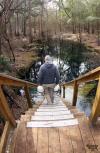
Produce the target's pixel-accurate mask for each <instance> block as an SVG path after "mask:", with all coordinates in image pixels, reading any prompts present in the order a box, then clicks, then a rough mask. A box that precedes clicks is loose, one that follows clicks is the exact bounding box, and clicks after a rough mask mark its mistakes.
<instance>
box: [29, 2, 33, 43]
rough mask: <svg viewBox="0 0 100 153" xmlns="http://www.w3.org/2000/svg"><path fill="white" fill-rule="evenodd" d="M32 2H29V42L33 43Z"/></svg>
mask: <svg viewBox="0 0 100 153" xmlns="http://www.w3.org/2000/svg"><path fill="white" fill-rule="evenodd" d="M32 39H33V37H32V21H31V0H29V42H30V43H32V41H33V40H32Z"/></svg>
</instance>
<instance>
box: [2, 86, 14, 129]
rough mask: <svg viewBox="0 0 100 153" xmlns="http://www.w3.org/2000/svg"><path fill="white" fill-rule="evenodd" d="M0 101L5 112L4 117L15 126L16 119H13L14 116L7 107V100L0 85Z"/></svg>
mask: <svg viewBox="0 0 100 153" xmlns="http://www.w3.org/2000/svg"><path fill="white" fill-rule="evenodd" d="M0 103H1V104H2V107H3V111H4V112H5V114H6V118H7V119H8V121H9V122H10V123H11V124H12V126H14V127H15V126H16V121H15V119H14V116H13V114H12V112H11V110H10V108H9V105H8V102H7V100H6V98H5V95H4V93H3V91H2V88H1V86H0Z"/></svg>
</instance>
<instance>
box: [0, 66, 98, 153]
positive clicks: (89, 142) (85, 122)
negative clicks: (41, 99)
mask: <svg viewBox="0 0 100 153" xmlns="http://www.w3.org/2000/svg"><path fill="white" fill-rule="evenodd" d="M94 80H98V86H97V91H96V95H95V99H94V103H93V107H92V112H91V115H90V117H89V118H87V117H86V116H85V115H84V113H82V112H79V111H78V110H77V109H76V107H75V106H76V102H77V95H78V86H79V84H81V83H86V82H89V81H94ZM4 85H7V86H13V87H24V90H25V96H26V99H27V103H28V107H29V109H28V111H27V112H25V115H22V116H21V118H20V120H18V121H16V120H15V118H14V116H13V114H12V112H11V110H10V108H9V105H8V102H7V99H6V97H5V95H4V93H3V89H2V86H4ZM60 86H61V89H63V90H62V92H63V98H65V88H66V86H73V89H74V92H73V95H72V97H73V100H72V105H73V106H71V105H67V104H66V103H65V105H66V107H67V108H68V109H69V110H70V112H71V113H72V114H73V116H74V118H75V119H77V121H78V123H77V124H75V125H71V124H70V125H69V126H67V125H66V126H58V125H57V124H56V125H57V127H56V126H53V124H51V121H50V122H49V125H50V124H51V125H50V126H47V127H43V126H41V127H39V126H38V127H31V128H29V127H28V126H27V124H28V122H30V121H31V119H32V118H31V117H32V116H36V114H37V113H35V112H36V111H37V109H38V108H39V106H40V104H38V105H34V107H33V106H32V102H31V98H30V93H29V88H36V87H37V85H36V84H33V83H30V82H27V81H23V80H20V79H17V78H14V77H11V76H7V75H3V74H0V113H1V114H2V116H3V117H4V119H5V127H4V130H3V134H2V136H1V138H0V153H92V152H93V153H99V152H100V123H99V121H100V120H98V118H99V116H100V67H98V68H96V69H94V70H92V71H91V72H89V73H86V74H85V75H83V76H81V77H79V78H77V79H75V80H73V81H71V82H68V83H63V84H61V85H60ZM59 112H60V111H59ZM62 114H63V113H62ZM33 118H34V117H33ZM67 119H68V118H67ZM67 119H66V120H67ZM68 120H70V118H69V119H68ZM97 120H98V123H97V122H96V121H97ZM32 122H33V121H32ZM38 122H40V121H39V120H38ZM16 123H17V124H16ZM34 123H35V121H34V122H33V125H34ZM90 123H91V124H90ZM92 125H95V126H92ZM16 126H17V128H16ZM9 135H10V136H9ZM7 138H8V140H9V141H8V142H7ZM6 142H7V143H6ZM6 144H7V147H6V150H5V146H6Z"/></svg>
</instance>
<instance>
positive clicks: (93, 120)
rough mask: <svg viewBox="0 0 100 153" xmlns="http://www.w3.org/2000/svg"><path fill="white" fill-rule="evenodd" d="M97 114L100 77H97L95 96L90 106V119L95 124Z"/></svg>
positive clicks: (99, 96)
mask: <svg viewBox="0 0 100 153" xmlns="http://www.w3.org/2000/svg"><path fill="white" fill-rule="evenodd" d="M99 115H100V77H99V82H98V86H97V91H96V96H95V99H94V103H93V106H92V111H91V115H90V121H92V123H93V124H95V122H96V120H97V117H98V116H99Z"/></svg>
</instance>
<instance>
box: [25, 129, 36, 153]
mask: <svg viewBox="0 0 100 153" xmlns="http://www.w3.org/2000/svg"><path fill="white" fill-rule="evenodd" d="M26 153H36V150H35V143H34V138H33V133H32V129H27V131H26Z"/></svg>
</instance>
